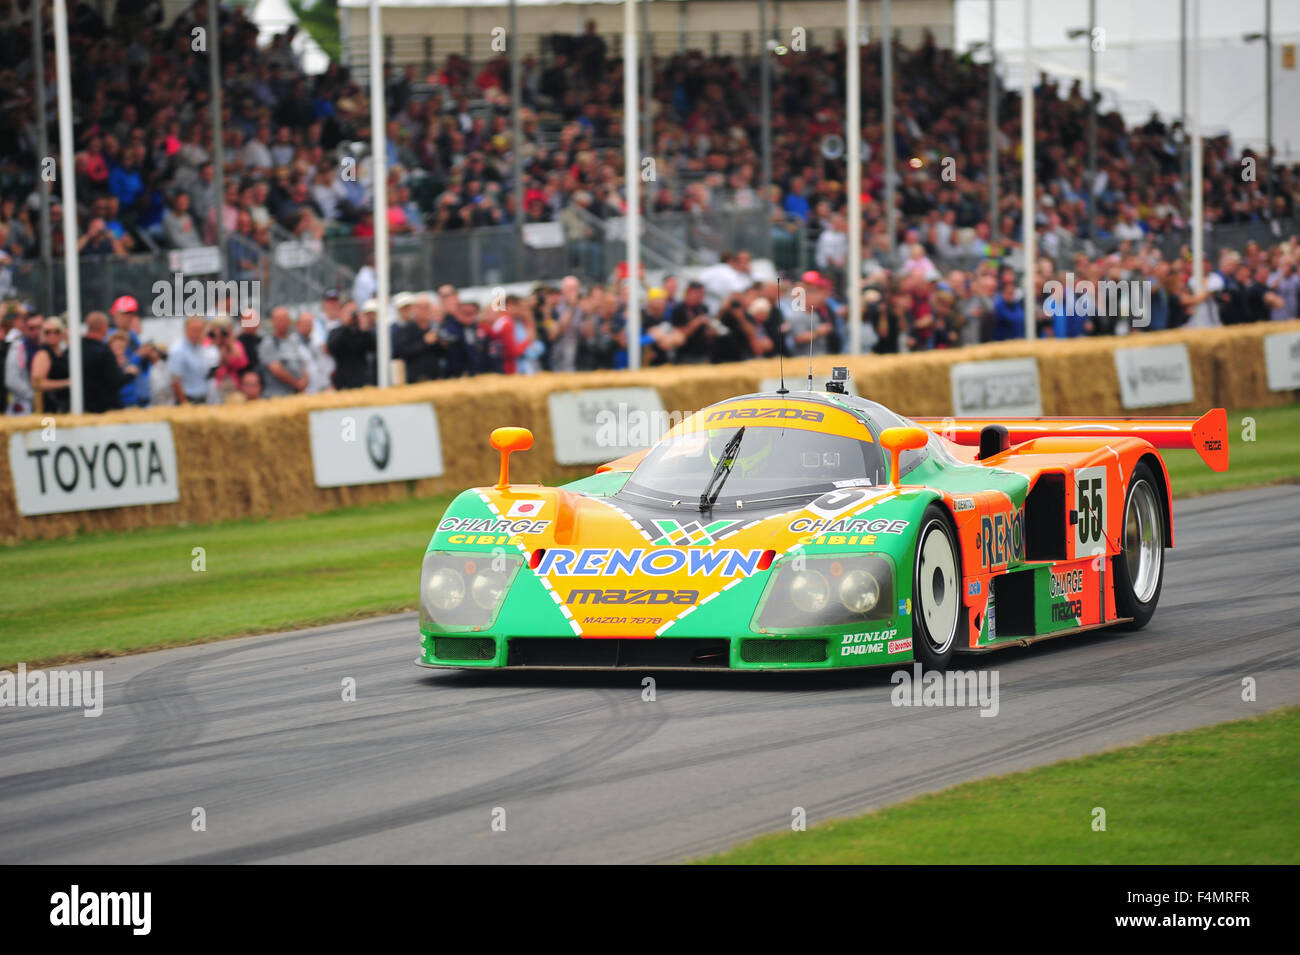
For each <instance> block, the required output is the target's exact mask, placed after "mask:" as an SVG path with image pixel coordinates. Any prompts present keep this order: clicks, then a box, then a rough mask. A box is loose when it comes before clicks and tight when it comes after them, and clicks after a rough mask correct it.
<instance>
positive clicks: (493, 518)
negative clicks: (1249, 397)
mask: <svg viewBox="0 0 1300 955" xmlns="http://www.w3.org/2000/svg"><path fill="white" fill-rule="evenodd" d="M835 376H836V378H835V380H832V381H831V382H828V383H827V388H828V390H827V391H826V392H814V391H798V392H791V391H788V390H786V389H784V387H782V388H781V389H779V390H777V391H775V392H765V393H759V394H750V395H743V396H739V397H735V398H730V399H727V400H724V401H721V402H718V403H717V404H713V405H710V406H709V407H707V408H704V409H703V410H701V411H699V412H697V413H696V414H694V415H693V416H691V417H689V418H687V419H686V420H684V421H682V422H681V423H680V424H678V425H677V426H676V427H674V428H672V429H671V430H670V431H668V432H667V434H666V435H665V436H664V437H663V439H662V440H660V441H659V442H658V443H656V444H655V445H654V446H652V447H651V448H649V449H647V450H645V451H640V452H637V453H635V454H631V455H628V456H626V457H623V458H620V459H618V460H615V461H611V462H610V463H608V464H605V465H602V466H601V467H599V468H598V469H597V471H596V473H594V474H592V475H590V476H588V477H585V478H583V479H581V480H578V481H575V482H573V483H570V484H566V485H564V486H562V487H546V486H542V485H524V484H512V483H511V481H510V478H509V462H510V455H511V454H512V453H515V452H519V451H524V450H527V449H528V448H530V447H531V446H532V435H531V433H530V432H528V431H527V430H525V429H523V428H508V427H507V428H499V429H497V430H495V431H493V432H492V435H491V443H492V445H493V447H494V448H496V449H497V450H498V451H499V452H500V455H501V465H500V475H499V480H498V481H497V484H496V485H495V486H492V487H479V488H474V489H472V490H469V491H466V492H464V493H463V494H461V495H459V496H458V497H457V498H456V499H455V500H454V501H453V502H452V504H451V505H450V506H449V507H448V508H447V510H446V513H445V515H444V516H443V518H442V519H441V520H440V521H439V522H438V525H437V528H436V530H435V531H434V533H433V537H432V539H431V540H430V542H429V546H428V549H427V552H426V553H425V556H424V563H423V568H422V573H421V579H420V632H421V636H422V640H421V647H422V653H421V656H420V658H419V659H418V660H417V661H416V662H417V663H419V664H420V665H422V666H427V667H458V668H467V669H468V668H475V669H478V668H498V669H501V668H504V669H517V668H522V669H533V668H639V669H704V670H733V671H742V670H790V669H807V670H816V669H840V668H844V667H864V666H879V665H887V666H895V665H897V664H900V663H910V662H912V661H916V662H919V663H920V664H921V665H922V666H923V667H924V668H927V669H935V670H942V669H944V668H946V667H948V666H950V665H951V663H952V661H953V659H954V656H955V655H956V654H958V653H986V652H992V651H995V650H998V649H1000V648H1004V647H1008V646H1021V645H1024V644H1028V643H1032V642H1034V641H1037V640H1043V639H1047V638H1050V637H1062V636H1067V635H1070V634H1077V633H1081V632H1084V631H1088V630H1093V629H1096V628H1099V627H1123V628H1129V629H1136V628H1139V627H1142V626H1143V625H1145V624H1146V623H1147V621H1148V620H1150V619H1151V615H1152V614H1153V613H1154V612H1155V609H1156V604H1157V603H1158V602H1159V600H1160V589H1161V584H1162V581H1163V579H1164V570H1165V562H1164V552H1165V548H1167V547H1171V546H1173V542H1174V536H1173V524H1172V509H1171V489H1170V484H1169V474H1168V471H1167V470H1166V467H1165V464H1164V461H1163V459H1162V458H1161V456H1160V449H1163V448H1185V447H1190V448H1195V449H1197V450H1198V451H1199V453H1200V455H1201V457H1202V458H1203V459H1204V460H1205V461H1206V463H1207V464H1209V466H1210V467H1212V468H1214V469H1216V470H1224V469H1226V468H1227V466H1228V442H1227V414H1226V412H1225V411H1224V410H1223V409H1215V410H1213V411H1210V412H1208V413H1207V414H1205V415H1203V416H1201V417H1200V418H1146V419H1136V418H1101V419H1079V418H1055V419H1046V418H1004V419H990V420H979V421H975V420H966V419H951V418H948V419H934V418H917V419H908V418H904V417H902V416H900V415H898V414H895V413H894V412H892V411H890V410H889V409H888V408H886V407H884V406H883V405H881V404H878V403H876V402H874V401H870V400H866V399H864V398H858V397H854V396H850V395H848V394H846V393H844V392H843V384H842V379H843V372H842V370H840V369H836V372H835Z"/></svg>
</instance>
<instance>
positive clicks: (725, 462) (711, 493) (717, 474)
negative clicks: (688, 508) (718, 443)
mask: <svg viewBox="0 0 1300 955" xmlns="http://www.w3.org/2000/svg"><path fill="white" fill-rule="evenodd" d="M744 436H745V429H744V428H743V427H742V428H741V429H740V430H739V431H737V432H736V434H735V436H733V437H732V439H731V440H730V441H728V442H727V446H726V447H725V448H723V449H722V457H721V458H719V459H718V463H717V464H715V465H714V466H713V476H712V477H710V478H709V483H708V484H707V485H706V486H705V488H704V493H703V494H701V495H700V510H701V511H710V510H712V509H713V502H714V501H716V500H717V499H718V495H719V494H721V493H722V485H723V484H725V483H726V482H727V478H728V476H729V475H730V474H731V468H732V467H733V466H734V465H735V463H736V452H737V451H739V450H740V439H741V438H743V437H744ZM715 485H716V486H715Z"/></svg>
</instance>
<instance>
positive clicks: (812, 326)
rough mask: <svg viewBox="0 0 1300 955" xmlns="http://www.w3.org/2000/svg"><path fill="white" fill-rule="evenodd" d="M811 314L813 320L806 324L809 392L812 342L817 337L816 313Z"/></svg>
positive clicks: (810, 389) (809, 388) (805, 302)
mask: <svg viewBox="0 0 1300 955" xmlns="http://www.w3.org/2000/svg"><path fill="white" fill-rule="evenodd" d="M807 304H808V301H807V299H805V300H804V305H805V306H807ZM811 314H812V315H813V316H814V318H813V320H812V321H809V322H808V390H809V391H812V390H813V383H812V351H813V342H814V341H816V339H817V335H816V313H815V312H813V313H811Z"/></svg>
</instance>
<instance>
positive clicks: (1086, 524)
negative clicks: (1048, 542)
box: [1074, 467, 1106, 555]
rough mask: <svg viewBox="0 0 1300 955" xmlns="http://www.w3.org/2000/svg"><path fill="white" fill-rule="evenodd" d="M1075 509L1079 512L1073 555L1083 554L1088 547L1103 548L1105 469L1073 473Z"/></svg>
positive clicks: (1104, 531)
mask: <svg viewBox="0 0 1300 955" xmlns="http://www.w3.org/2000/svg"><path fill="white" fill-rule="evenodd" d="M1074 483H1075V507H1076V508H1078V511H1079V523H1078V530H1077V531H1076V532H1075V533H1076V536H1077V546H1076V547H1075V550H1074V552H1075V554H1076V555H1078V554H1083V553H1085V548H1088V547H1089V545H1096V544H1100V545H1102V546H1103V547H1104V546H1105V541H1106V469H1105V467H1095V468H1080V469H1079V470H1077V471H1075V472H1074Z"/></svg>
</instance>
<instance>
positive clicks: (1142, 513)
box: [1111, 463, 1165, 630]
mask: <svg viewBox="0 0 1300 955" xmlns="http://www.w3.org/2000/svg"><path fill="white" fill-rule="evenodd" d="M1121 533H1122V535H1123V536H1122V538H1121V540H1120V544H1121V548H1122V549H1121V550H1120V552H1119V553H1118V554H1116V555H1115V556H1114V557H1113V558H1112V559H1111V568H1112V572H1113V573H1114V575H1115V609H1116V610H1117V611H1119V615H1120V616H1121V617H1132V618H1133V619H1132V620H1131V621H1130V622H1128V623H1124V624H1121V625H1120V626H1122V627H1123V628H1125V629H1128V630H1138V629H1140V628H1142V627H1145V626H1146V624H1147V621H1148V620H1150V619H1151V615H1152V614H1153V613H1155V612H1156V604H1157V603H1159V601H1160V588H1161V586H1163V584H1164V580H1165V522H1164V510H1163V508H1162V507H1161V506H1160V491H1159V485H1158V484H1157V483H1156V477H1155V475H1154V474H1152V473H1151V468H1150V467H1149V466H1148V465H1146V464H1145V463H1143V464H1139V465H1138V466H1137V468H1135V469H1134V471H1133V477H1132V479H1131V480H1130V481H1129V485H1128V496H1127V497H1126V498H1125V500H1124V525H1123V527H1122V528H1121Z"/></svg>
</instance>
